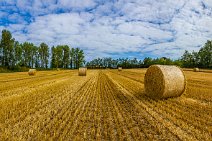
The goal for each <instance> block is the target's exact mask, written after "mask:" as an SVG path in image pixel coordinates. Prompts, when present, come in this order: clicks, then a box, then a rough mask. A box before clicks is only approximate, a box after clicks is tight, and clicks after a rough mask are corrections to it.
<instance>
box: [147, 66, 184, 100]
mask: <svg viewBox="0 0 212 141" xmlns="http://www.w3.org/2000/svg"><path fill="white" fill-rule="evenodd" d="M144 87H145V92H146V95H148V96H149V97H152V98H159V99H163V98H168V97H178V96H180V95H182V94H183V92H184V91H185V88H186V80H185V76H184V73H183V71H182V70H181V69H180V68H179V67H177V66H168V65H152V66H150V67H149V68H148V69H147V72H146V74H145V77H144Z"/></svg>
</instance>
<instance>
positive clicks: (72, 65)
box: [70, 48, 75, 69]
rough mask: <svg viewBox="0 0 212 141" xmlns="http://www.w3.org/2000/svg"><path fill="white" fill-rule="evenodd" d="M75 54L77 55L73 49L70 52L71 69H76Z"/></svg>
mask: <svg viewBox="0 0 212 141" xmlns="http://www.w3.org/2000/svg"><path fill="white" fill-rule="evenodd" d="M74 54H75V49H74V48H71V50H70V68H71V69H73V68H74Z"/></svg>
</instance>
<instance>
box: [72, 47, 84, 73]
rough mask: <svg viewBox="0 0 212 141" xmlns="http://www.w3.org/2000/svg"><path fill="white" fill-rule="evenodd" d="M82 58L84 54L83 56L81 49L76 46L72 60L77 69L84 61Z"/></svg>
mask: <svg viewBox="0 0 212 141" xmlns="http://www.w3.org/2000/svg"><path fill="white" fill-rule="evenodd" d="M84 58H85V56H84V52H83V50H81V49H79V48H76V49H75V53H74V60H73V61H74V64H75V68H76V69H78V68H79V67H81V66H82V65H83V64H84V63H85V60H84Z"/></svg>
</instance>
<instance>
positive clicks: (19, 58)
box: [15, 41, 22, 66]
mask: <svg viewBox="0 0 212 141" xmlns="http://www.w3.org/2000/svg"><path fill="white" fill-rule="evenodd" d="M21 63H22V47H21V45H20V44H19V42H18V41H16V42H15V65H16V66H21V65H22V64H21Z"/></svg>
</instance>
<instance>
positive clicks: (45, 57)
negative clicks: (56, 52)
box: [38, 43, 49, 68]
mask: <svg viewBox="0 0 212 141" xmlns="http://www.w3.org/2000/svg"><path fill="white" fill-rule="evenodd" d="M38 52H39V55H40V60H41V68H48V62H49V47H48V45H47V44H45V43H41V44H40V47H39V49H38Z"/></svg>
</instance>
